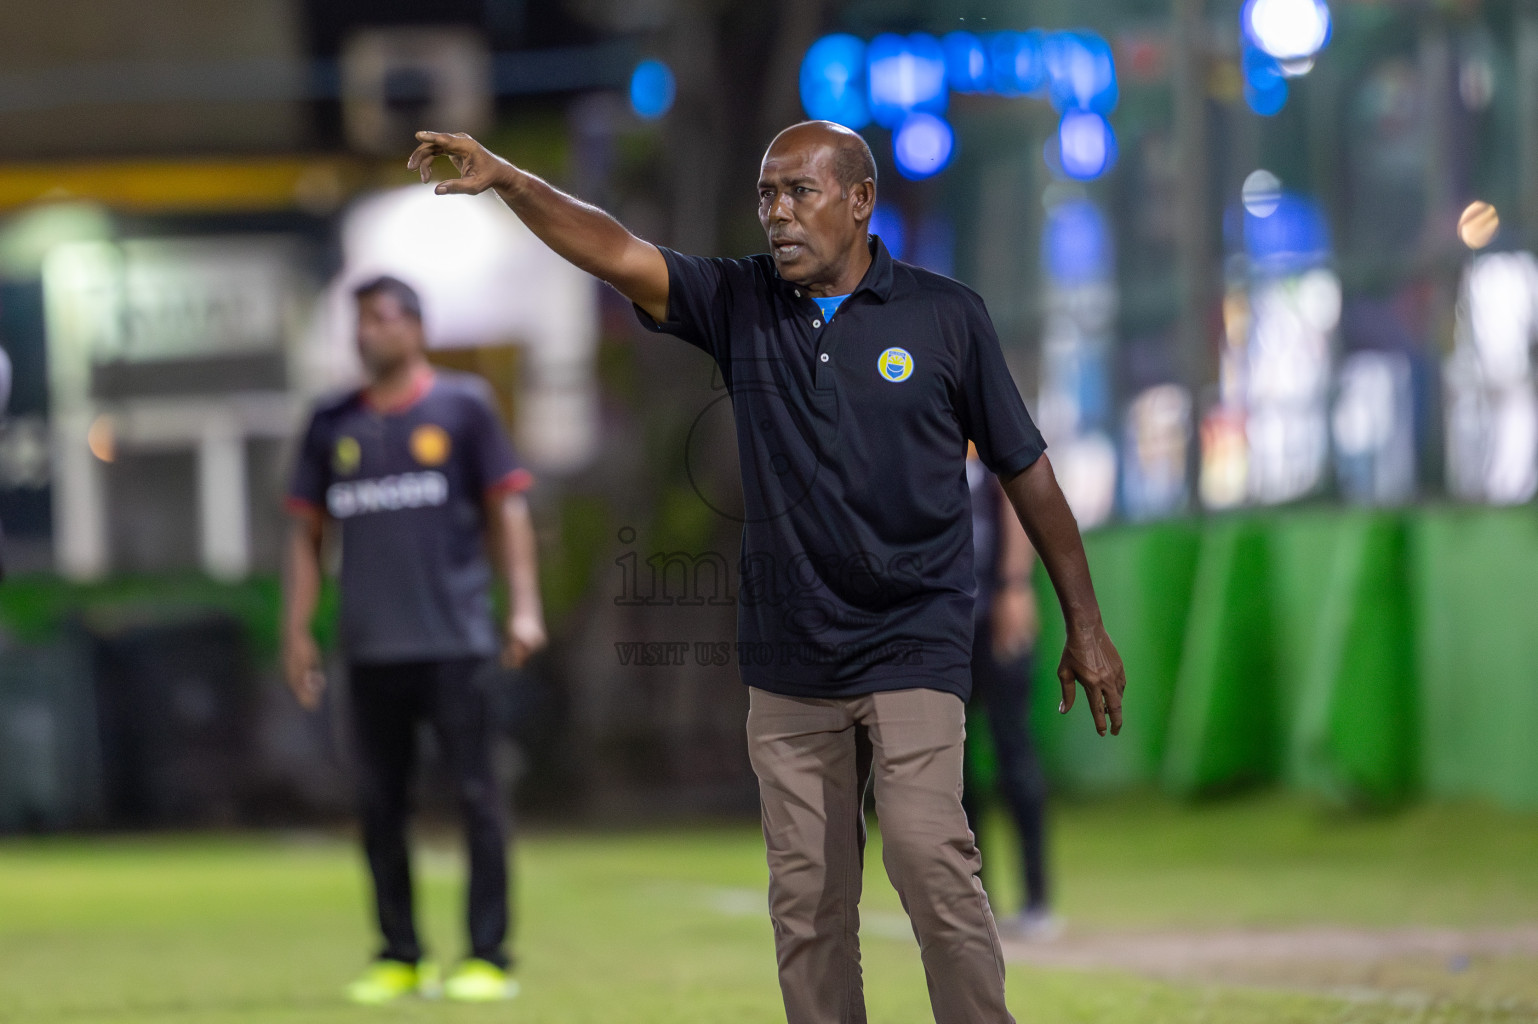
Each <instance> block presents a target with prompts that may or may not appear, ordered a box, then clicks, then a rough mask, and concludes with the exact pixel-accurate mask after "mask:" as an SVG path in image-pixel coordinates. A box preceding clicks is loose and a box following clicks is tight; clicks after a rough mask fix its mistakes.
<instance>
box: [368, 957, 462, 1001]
mask: <svg viewBox="0 0 1538 1024" xmlns="http://www.w3.org/2000/svg"><path fill="white" fill-rule="evenodd" d="M441 993H442V984H441V983H440V980H439V975H438V965H437V964H434V963H432V962H430V961H427V960H423V961H422V962H421V963H417V964H408V963H402V962H401V961H399V960H375V961H374V962H373V963H371V964H369V965H368V968H367V969H365V970H364V972H363V973H362V974H361V975H360V976H359V977H358V979H357V980H356V981H354V982H353V983H352V984H350V985H348V986H347V998H348V1000H350V1001H351V1002H354V1003H361V1004H363V1005H364V1006H382V1005H384V1004H385V1003H393V1002H395V1000H397V999H399V998H400V997H401V996H409V995H419V996H422V997H423V998H424V999H436V998H438V996H439V995H440V994H441Z"/></svg>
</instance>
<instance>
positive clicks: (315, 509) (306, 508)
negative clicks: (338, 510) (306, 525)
mask: <svg viewBox="0 0 1538 1024" xmlns="http://www.w3.org/2000/svg"><path fill="white" fill-rule="evenodd" d="M283 509H284V511H286V512H287V513H288V514H289V515H291V516H293V517H294V518H295V519H312V518H315V517H317V516H323V515H325V511H326V510H325V509H323V508H321V507H320V505H319V504H317V503H316V502H314V501H311V500H310V499H309V498H304V497H300V496H299V495H297V494H290V495H287V496H286V497H285V498H284V499H283Z"/></svg>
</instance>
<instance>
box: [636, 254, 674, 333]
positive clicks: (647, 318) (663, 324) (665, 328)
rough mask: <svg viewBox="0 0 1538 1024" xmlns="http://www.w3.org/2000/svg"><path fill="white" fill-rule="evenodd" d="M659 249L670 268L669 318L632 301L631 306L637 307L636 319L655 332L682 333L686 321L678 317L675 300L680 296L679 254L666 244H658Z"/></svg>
mask: <svg viewBox="0 0 1538 1024" xmlns="http://www.w3.org/2000/svg"><path fill="white" fill-rule="evenodd" d="M657 251H658V252H660V253H662V262H663V263H666V264H667V268H668V309H667V315H668V318H667V319H666V320H658V319H656V318H655V317H653V316H652V315H651V314H650V313H648V312H646V310H644V309H642V308H641V307H640V306H639V305H636V304H635V303H631V306H632V307H633V308H634V309H635V316H636V319H637V320H639V321H640V322H641V326H642V327H644V328H646V329H647V330H648V331H651V332H652V333H653V334H675V335H676V334H682V333H683V332H684V329H685V328H684V322H683V321H682V320H680V319H679V318H678V313H677V304H676V302H675V300H676V299H677V298H678V281H679V274H678V268H677V266H675V261H676V258H677V254H676V253H675V252H673V250H672V249H669V248H668V247H667V246H665V245H659V246H657Z"/></svg>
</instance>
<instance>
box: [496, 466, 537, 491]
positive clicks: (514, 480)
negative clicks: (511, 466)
mask: <svg viewBox="0 0 1538 1024" xmlns="http://www.w3.org/2000/svg"><path fill="white" fill-rule="evenodd" d="M533 486H534V474H533V473H530V472H529V471H528V470H526V469H515V470H513V471H512V472H511V473H508V474H506V475H505V476H503V477H502V478H501V479H500V480H498V481H496V482H495V483H493V484H492V485H491V486H490V487H488V488H486V493H487V495H489V496H492V497H497V496H501V495H504V494H522V493H523V492H524V491H527V490H528V489H529V488H530V487H533Z"/></svg>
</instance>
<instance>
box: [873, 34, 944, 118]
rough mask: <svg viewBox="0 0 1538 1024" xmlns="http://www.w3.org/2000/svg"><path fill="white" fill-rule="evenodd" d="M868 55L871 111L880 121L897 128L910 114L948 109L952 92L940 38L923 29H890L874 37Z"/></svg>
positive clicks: (934, 112) (933, 112) (938, 112)
mask: <svg viewBox="0 0 1538 1024" xmlns="http://www.w3.org/2000/svg"><path fill="white" fill-rule="evenodd" d="M865 59H866V76H867V81H868V82H869V83H870V115H871V118H872V120H874V121H875V122H876V123H877V124H879V125H881V126H882V127H884V128H895V127H897V126H898V125H899V124H901V123H902V121H903V119H904V118H906V117H907V116H908V115H909V114H913V113H925V114H937V115H938V114H943V113H945V107H946V102H947V101H948V100H949V98H950V93H949V91H948V90H947V88H946V81H945V79H946V68H945V48H944V47H943V46H941V45H940V40H938V39H936V38H935V37H934V36H932V35H928V34H926V33H923V32H915V33H914V34H913V35H910V36H900V35H897V34H896V33H892V32H886V33H883V34H881V35H879V36H877V37H876V38H875V39H872V40H871V41H870V46H869V47H867V48H866V51H865Z"/></svg>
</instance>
